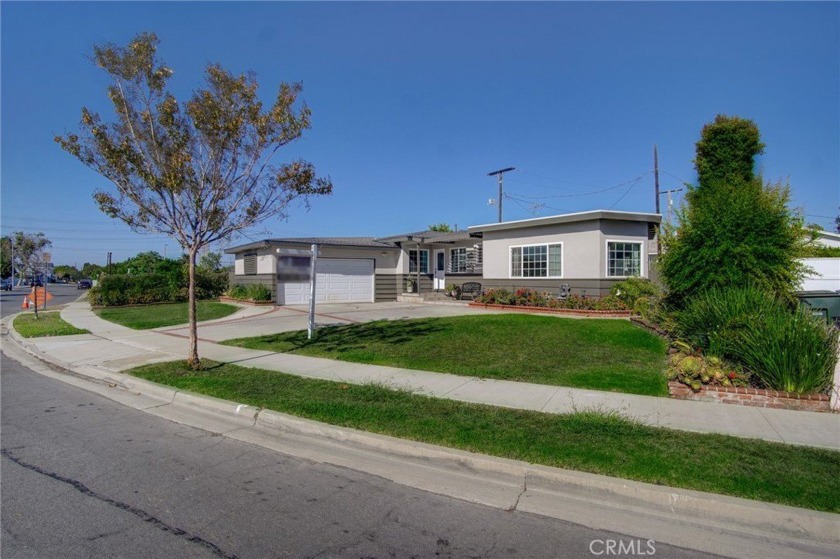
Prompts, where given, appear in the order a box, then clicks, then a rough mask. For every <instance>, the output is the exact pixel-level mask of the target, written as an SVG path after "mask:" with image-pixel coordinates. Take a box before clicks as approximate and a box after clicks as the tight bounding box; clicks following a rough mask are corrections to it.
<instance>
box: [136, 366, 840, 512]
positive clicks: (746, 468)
mask: <svg viewBox="0 0 840 559" xmlns="http://www.w3.org/2000/svg"><path fill="white" fill-rule="evenodd" d="M202 363H204V365H205V367H206V368H205V369H204V370H201V371H194V370H192V369H189V368H188V367H187V366H186V364H185V363H184V362H183V361H177V362H172V363H160V364H155V365H149V366H146V367H141V368H138V369H133V370H131V371H128V373H129V374H133V375H135V376H138V377H141V378H144V379H148V380H151V381H154V382H158V383H162V384H166V385H169V386H173V387H176V388H178V389H181V390H190V391H193V392H198V393H201V394H206V395H209V396H215V397H217V398H223V399H226V400H232V401H234V402H240V403H244V404H249V405H251V406H255V407H260V408H268V409H271V410H275V411H279V412H284V413H289V414H293V415H297V416H301V417H306V418H309V419H314V420H317V421H323V422H326V423H330V424H333V425H341V426H344V427H352V428H355V429H363V430H366V431H372V432H376V433H382V434H385V435H390V436H394V437H401V438H404V439H410V440H416V441H423V442H427V443H432V444H438V445H444V446H449V447H453V448H460V449H463V450H467V451H470V452H480V453H483V454H491V455H494V456H502V457H505V458H513V459H516V460H524V461H527V462H531V463H536V464H545V465H548V466H556V467H560V468H568V469H572V470H579V471H584V472H592V473H595V474H602V475H608V476H615V477H620V478H625V479H634V480H638V481H643V482H648V483H656V484H661V485H667V486H672V487H683V488H686V489H695V490H698V491H709V492H712V493H722V494H726V495H733V496H736V497H744V498H747V499H758V500H762V501H770V502H774V503H781V504H785V505H792V506H796V507H805V508H811V509H817V510H823V511H830V512H840V475H838V472H840V452H835V451H830V450H821V449H815V448H808V447H798V446H791V445H784V444H779V443H771V442H766V441H760V440H751V439H741V438H736V437H729V436H724V435H713V434H700V433H690V432H686V431H675V430H670V429H662V428H656V427H649V426H646V425H643V424H641V423H638V422H635V421H631V420H628V419H623V418H621V417H619V416H617V415H610V414H600V413H595V412H581V413H575V414H569V415H554V414H547V413H539V412H532V411H523V410H512V409H507V408H501V407H494V406H487V405H477V404H468V403H464V402H457V401H454V400H443V399H436V398H429V397H427V396H419V395H414V394H411V393H409V392H405V391H395V390H389V389H387V388H384V387H381V386H377V385H370V384H369V385H350V384H343V383H339V382H331V381H324V380H315V379H307V378H302V377H297V376H293V375H288V374H284V373H280V372H276V371H266V370H260V369H251V368H245V367H240V366H236V365H229V364H224V365H219V364H213V363H210V362H209V361H207V360H204V361H202Z"/></svg>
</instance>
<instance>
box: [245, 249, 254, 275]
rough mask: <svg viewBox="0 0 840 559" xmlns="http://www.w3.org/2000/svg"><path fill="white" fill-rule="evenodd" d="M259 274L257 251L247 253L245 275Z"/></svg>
mask: <svg viewBox="0 0 840 559" xmlns="http://www.w3.org/2000/svg"><path fill="white" fill-rule="evenodd" d="M256 274H257V253H256V252H248V253H245V275H246V276H254V275H256Z"/></svg>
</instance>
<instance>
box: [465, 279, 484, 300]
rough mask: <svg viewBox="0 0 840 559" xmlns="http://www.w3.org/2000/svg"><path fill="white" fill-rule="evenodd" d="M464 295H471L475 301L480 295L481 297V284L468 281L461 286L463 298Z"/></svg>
mask: <svg viewBox="0 0 840 559" xmlns="http://www.w3.org/2000/svg"><path fill="white" fill-rule="evenodd" d="M464 295H469V296H470V298H471V299H475V298H476V297H478V296H479V295H481V284H480V283H478V282H475V281H468V282H467V283H463V284H461V298H462V299H463V298H464Z"/></svg>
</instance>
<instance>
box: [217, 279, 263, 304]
mask: <svg viewBox="0 0 840 559" xmlns="http://www.w3.org/2000/svg"><path fill="white" fill-rule="evenodd" d="M227 296H228V297H230V298H231V299H236V300H238V301H271V288H270V287H268V286H266V285H263V284H261V283H249V284H246V285H242V284H235V285H232V286H231V288H230V289H228V290H227Z"/></svg>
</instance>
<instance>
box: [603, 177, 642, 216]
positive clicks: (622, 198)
mask: <svg viewBox="0 0 840 559" xmlns="http://www.w3.org/2000/svg"><path fill="white" fill-rule="evenodd" d="M641 180H642V177H639V178H638V179H637V180H636V182H634V183H633V184H631V185H630V188H628V189H627V192H625V193H624V194H622V195H621V197H619V199H618V200H616V201H615V202H613V205H612V206H610V207H609V208H607V209H608V210H611V209H613V208H614V207H615V206H616V204H618V203H619V202H621V201H622V200H624V197H625V196H627V195H628V194H630V191H631V190H633V189H634V188H636V185H637V184H639V181H641Z"/></svg>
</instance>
